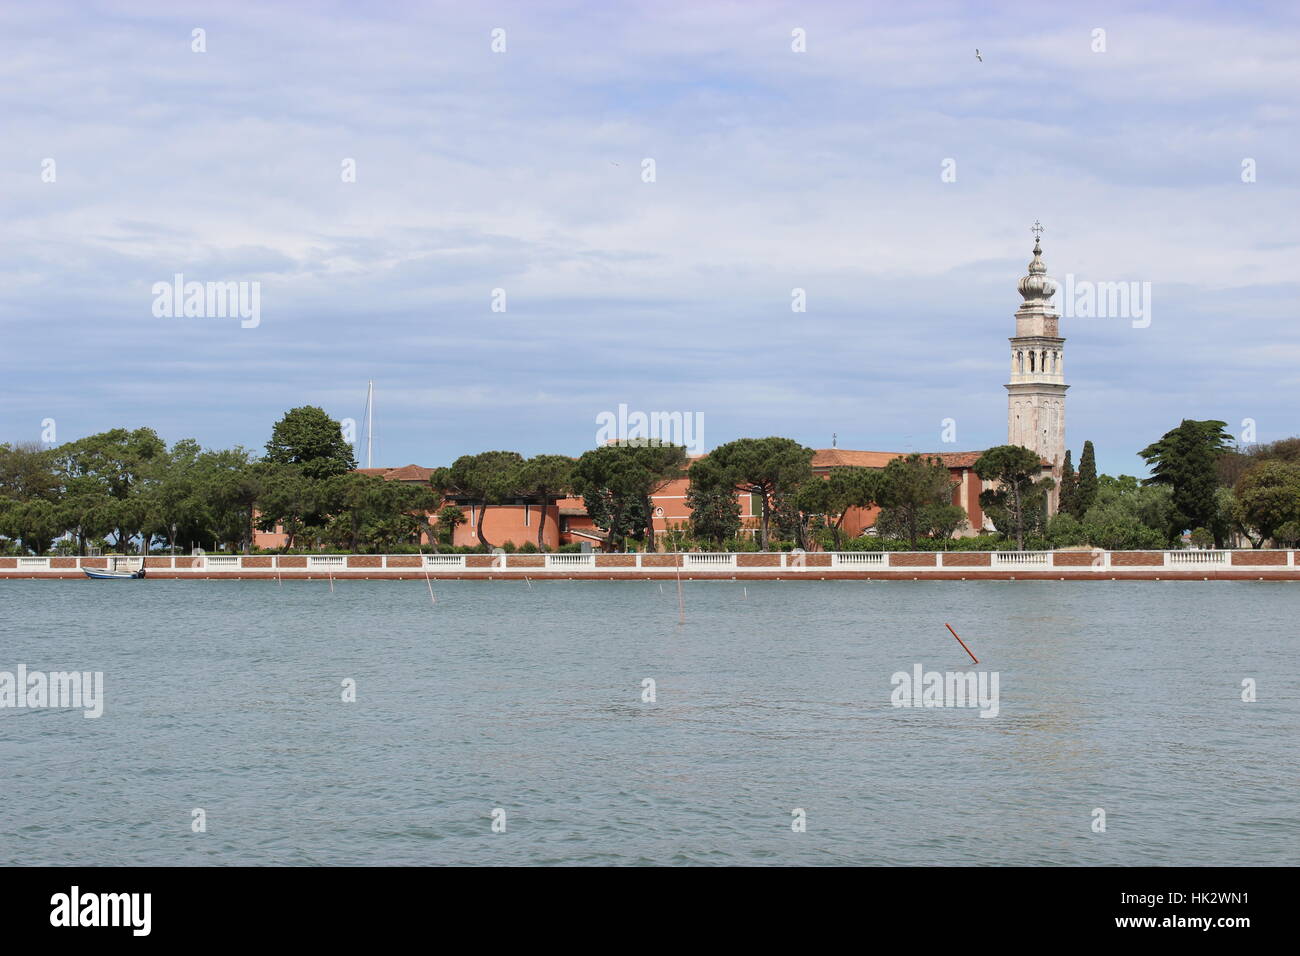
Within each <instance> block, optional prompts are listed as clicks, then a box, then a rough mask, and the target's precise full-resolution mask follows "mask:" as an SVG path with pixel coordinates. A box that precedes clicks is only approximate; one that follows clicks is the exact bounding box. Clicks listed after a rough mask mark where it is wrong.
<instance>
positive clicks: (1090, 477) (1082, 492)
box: [1073, 441, 1097, 518]
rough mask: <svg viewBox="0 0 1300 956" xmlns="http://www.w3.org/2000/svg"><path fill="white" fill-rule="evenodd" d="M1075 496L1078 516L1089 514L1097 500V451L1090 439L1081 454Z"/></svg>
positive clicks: (1076, 514)
mask: <svg viewBox="0 0 1300 956" xmlns="http://www.w3.org/2000/svg"><path fill="white" fill-rule="evenodd" d="M1073 497H1074V508H1075V512H1074V514H1075V517H1076V518H1082V517H1083V516H1084V515H1085V514H1087V513H1088V509H1089V508H1091V507H1092V503H1093V502H1094V501H1096V500H1097V453H1096V452H1095V451H1093V448H1092V442H1090V441H1086V442H1084V443H1083V454H1082V455H1080V456H1079V476H1078V479H1077V484H1076V485H1075V489H1074V496H1073Z"/></svg>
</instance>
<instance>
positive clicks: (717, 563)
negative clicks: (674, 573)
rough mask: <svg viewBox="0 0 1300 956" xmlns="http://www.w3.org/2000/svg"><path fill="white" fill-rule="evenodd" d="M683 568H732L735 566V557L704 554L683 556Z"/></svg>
mask: <svg viewBox="0 0 1300 956" xmlns="http://www.w3.org/2000/svg"><path fill="white" fill-rule="evenodd" d="M683 557H684V559H685V560H684V561H683V563H682V567H683V568H701V569H703V568H709V569H712V570H715V571H716V570H718V569H721V568H734V567H735V566H736V556H735V555H734V554H720V553H706V554H687V555H683Z"/></svg>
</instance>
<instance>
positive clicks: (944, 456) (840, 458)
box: [812, 448, 1052, 468]
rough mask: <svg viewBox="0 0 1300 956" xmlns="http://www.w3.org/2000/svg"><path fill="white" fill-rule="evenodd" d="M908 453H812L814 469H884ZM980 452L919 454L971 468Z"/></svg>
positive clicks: (824, 450)
mask: <svg viewBox="0 0 1300 956" xmlns="http://www.w3.org/2000/svg"><path fill="white" fill-rule="evenodd" d="M908 454H910V452H902V451H853V450H852V449H849V448H819V449H817V451H816V452H814V453H813V459H812V466H813V467H814V468H845V467H847V468H884V467H885V466H886V465H887V464H889V463H890V462H891V461H893V460H894V459H895V458H904V457H906V456H907V455H908ZM982 454H984V452H982V451H934V452H921V456H922V457H923V458H938V459H939V460H940V461H941V462H943V463H944V465H946V466H947V467H949V468H971V467H973V466H974V464H975V462H976V461H977V460H978V459H979V457H980V455H982ZM1051 466H1052V463H1051V462H1050V461H1047V460H1045V459H1044V460H1043V467H1044V468H1050V467H1051Z"/></svg>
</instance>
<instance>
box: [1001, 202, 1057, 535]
mask: <svg viewBox="0 0 1300 956" xmlns="http://www.w3.org/2000/svg"><path fill="white" fill-rule="evenodd" d="M1030 231H1031V232H1033V234H1034V258H1033V259H1032V260H1031V261H1030V263H1029V274H1028V275H1026V276H1025V277H1024V278H1022V279H1021V280H1020V284H1019V286H1018V288H1019V289H1020V296H1021V298H1023V299H1024V302H1023V303H1021V305H1020V308H1019V309H1017V310H1016V334H1015V337H1014V338H1012V339H1011V381H1010V382H1009V383H1008V385H1007V444H1010V445H1023V446H1024V447H1025V448H1029V449H1032V450H1034V451H1036V452H1038V454H1040V455H1042V456H1043V458H1044V459H1045V460H1047V461H1049V462H1051V463H1052V470H1053V472H1054V473H1057V476H1058V478H1059V471H1060V467H1061V463H1062V461H1063V460H1064V458H1065V390H1066V389H1067V388H1069V387H1070V386H1068V385H1066V384H1065V339H1063V338H1061V335H1060V331H1061V330H1060V326H1059V323H1060V316H1059V315H1058V314H1057V313H1056V311H1055V310H1054V309H1053V308H1052V303H1051V299H1052V296H1053V294H1055V292H1056V283H1055V282H1053V281H1052V280H1051V279H1049V278H1048V277H1047V266H1045V265H1044V264H1043V250H1042V247H1041V246H1040V245H1039V238H1040V237H1041V236H1042V233H1043V227H1042V226H1040V225H1039V224H1038V222H1037V221H1035V222H1034V226H1033V229H1032V230H1030ZM1051 497H1052V499H1053V502H1054V501H1055V498H1056V495H1055V493H1053V495H1052V496H1051ZM1052 510H1053V511H1054V510H1055V508H1053V509H1052Z"/></svg>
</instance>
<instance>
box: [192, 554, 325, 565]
mask: <svg viewBox="0 0 1300 956" xmlns="http://www.w3.org/2000/svg"><path fill="white" fill-rule="evenodd" d="M209 560H210V559H209ZM345 560H346V556H345V555H342V554H311V555H308V556H307V567H308V568H341V567H343V565H344V562H345Z"/></svg>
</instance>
